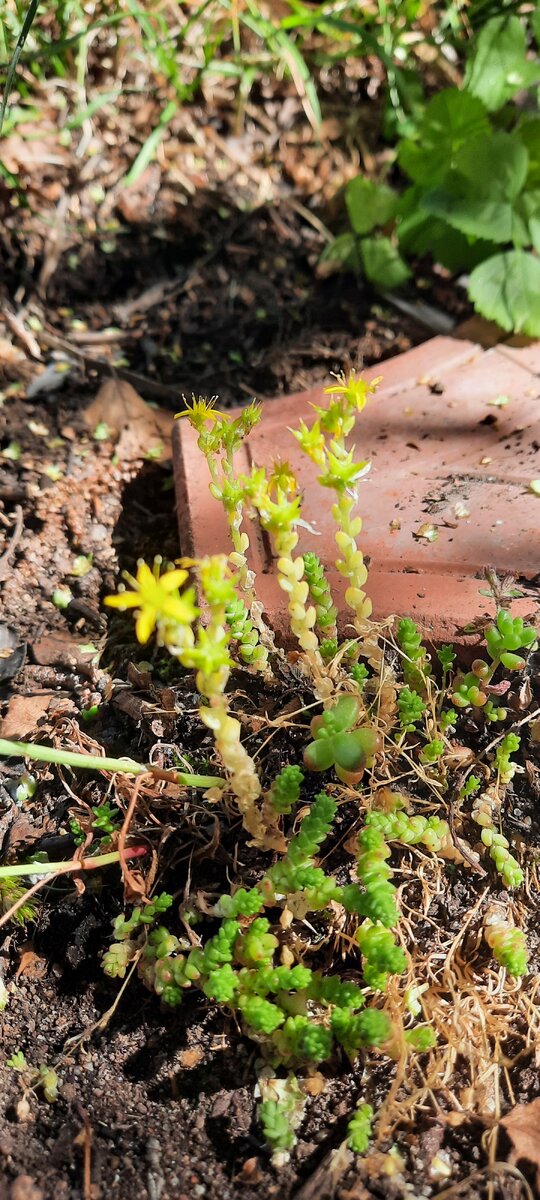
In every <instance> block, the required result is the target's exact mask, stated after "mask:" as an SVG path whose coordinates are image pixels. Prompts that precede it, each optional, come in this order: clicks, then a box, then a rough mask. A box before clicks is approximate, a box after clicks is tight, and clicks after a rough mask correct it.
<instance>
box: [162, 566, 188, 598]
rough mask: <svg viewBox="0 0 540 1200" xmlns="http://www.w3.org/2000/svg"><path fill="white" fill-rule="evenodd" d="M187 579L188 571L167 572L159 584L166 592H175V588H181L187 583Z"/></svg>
mask: <svg viewBox="0 0 540 1200" xmlns="http://www.w3.org/2000/svg"><path fill="white" fill-rule="evenodd" d="M187 577H188V573H187V571H182V570H180V569H178V570H176V571H166V572H165V574H164V575H162V576H161V579H160V580H159V584H160V587H162V588H163V591H164V592H173V591H174V589H175V588H179V587H181V586H182V584H183V583H185V581H186V579H187Z"/></svg>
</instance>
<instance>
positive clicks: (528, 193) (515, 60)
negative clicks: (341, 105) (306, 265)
mask: <svg viewBox="0 0 540 1200" xmlns="http://www.w3.org/2000/svg"><path fill="white" fill-rule="evenodd" d="M531 34H534V37H535V39H536V42H537V44H540V18H539V14H538V10H536V11H535V12H534V13H533V14H532V16H531ZM527 37H528V34H527V29H526V26H525V23H524V20H523V19H521V18H520V17H518V16H517V15H514V14H510V15H506V14H501V15H499V16H496V17H492V18H491V19H490V20H489V21H488V22H487V23H486V24H485V25H484V26H483V28H482V29H481V30H480V32H479V34H478V37H477V39H476V41H475V42H474V45H473V50H472V53H471V55H470V57H469V61H468V64H467V69H466V72H465V78H464V84H463V88H462V89H461V90H460V89H458V88H456V87H453V88H446V89H445V90H444V91H442V92H439V93H438V94H437V95H435V96H434V97H433V99H432V100H430V101H429V103H428V104H427V105H426V107H425V110H424V111H423V113H422V115H421V116H420V117H419V119H417V121H416V126H415V129H414V131H413V132H412V133H411V134H410V135H408V136H407V137H404V138H402V139H401V141H400V142H399V145H398V148H397V163H398V165H399V167H400V168H401V171H402V172H403V174H404V175H405V176H408V178H409V180H410V181H411V183H410V186H409V187H408V188H407V189H406V190H405V191H404V192H403V193H401V194H399V193H398V192H396V191H395V190H394V189H393V188H391V187H389V186H388V184H387V183H375V182H373V181H372V180H369V179H365V178H363V177H362V176H358V177H357V178H356V179H354V180H352V181H351V182H350V183H349V184H348V186H347V189H346V204H347V211H348V215H349V220H350V224H351V228H352V232H351V233H346V234H343V235H342V236H341V237H340V238H338V239H336V241H335V242H334V243H333V245H331V246H330V247H329V249H328V250H327V251H326V252H325V256H326V257H327V258H331V259H332V260H333V261H340V262H341V263H342V264H344V265H346V266H349V267H357V266H359V267H360V269H361V270H363V272H364V274H365V275H366V277H367V278H368V279H369V280H370V281H371V282H372V283H374V284H375V285H376V286H377V287H381V288H384V289H385V290H391V289H392V288H396V287H399V286H400V285H401V284H403V283H405V282H406V281H407V280H408V279H409V278H411V268H410V267H409V266H408V264H407V261H406V260H407V259H410V258H413V257H418V256H421V255H424V254H431V255H432V256H433V258H434V259H435V260H436V261H437V262H440V263H442V265H443V266H445V267H447V268H448V269H449V270H451V271H452V272H453V273H456V272H467V273H468V275H469V278H468V284H467V286H468V292H469V296H470V299H471V300H472V301H473V303H474V305H475V307H476V309H477V311H478V312H480V313H481V314H482V315H483V316H485V317H488V318H489V319H491V320H493V321H496V322H497V323H498V324H499V325H500V326H501V327H502V328H503V329H506V330H516V331H518V332H523V333H526V334H530V335H531V336H533V337H534V336H538V335H539V334H540V257H539V255H540V117H539V116H538V115H537V113H536V112H535V111H534V110H532V111H529V110H528V108H527V107H526V106H525V107H518V106H517V105H515V104H512V101H513V100H514V99H515V97H516V95H517V93H518V92H527V91H530V89H532V88H533V87H534V86H535V85H536V84H537V83H538V82H539V81H540V65H539V62H538V58H537V57H536V58H532V57H528V50H527Z"/></svg>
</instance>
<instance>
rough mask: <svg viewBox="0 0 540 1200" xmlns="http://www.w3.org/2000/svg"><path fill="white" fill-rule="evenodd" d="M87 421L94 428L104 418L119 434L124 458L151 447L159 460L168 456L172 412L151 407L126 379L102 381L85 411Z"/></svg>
mask: <svg viewBox="0 0 540 1200" xmlns="http://www.w3.org/2000/svg"><path fill="white" fill-rule="evenodd" d="M84 421H85V424H86V426H87V428H88V429H90V430H92V431H93V430H94V429H95V428H96V426H97V425H99V424H100V422H102V421H104V422H105V423H106V424H107V425H108V426H109V428H110V429H113V430H114V431H115V433H116V434H117V438H118V442H117V447H116V451H117V454H118V456H119V458H120V459H122V460H123V461H124V462H133V461H134V460H135V459H140V458H144V456H145V454H148V452H149V451H152V457H153V458H154V459H156V460H158V461H159V460H161V459H164V458H166V457H168V456H169V452H170V441H171V430H172V423H173V418H172V415H171V413H167V412H164V410H163V409H161V408H150V405H149V404H147V403H146V401H145V400H143V398H142V396H139V393H138V392H136V391H135V388H134V387H132V386H131V384H130V383H127V382H126V380H125V379H116V378H115V379H107V380H106V381H105V383H103V384H102V385H101V387H100V389H99V392H98V394H97V396H96V398H95V400H94V401H93V403H92V404H91V405H90V406H89V408H87V409H86V412H85V413H84ZM159 447H161V449H159V452H158V448H159Z"/></svg>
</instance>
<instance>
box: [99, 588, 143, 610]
mask: <svg viewBox="0 0 540 1200" xmlns="http://www.w3.org/2000/svg"><path fill="white" fill-rule="evenodd" d="M140 602H141V598H140V596H139V595H137V592H118V595H116V596H105V600H104V604H107V605H108V607H109V608H121V609H123V608H136V607H137V605H138V604H140Z"/></svg>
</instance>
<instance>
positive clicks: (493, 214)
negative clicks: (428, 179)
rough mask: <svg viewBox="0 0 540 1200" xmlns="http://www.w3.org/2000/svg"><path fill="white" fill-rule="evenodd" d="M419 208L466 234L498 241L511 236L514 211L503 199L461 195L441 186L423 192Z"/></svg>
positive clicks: (507, 239)
mask: <svg viewBox="0 0 540 1200" xmlns="http://www.w3.org/2000/svg"><path fill="white" fill-rule="evenodd" d="M422 208H423V209H424V211H425V212H428V213H431V215H432V216H435V217H440V218H441V219H442V220H444V221H447V222H448V224H449V225H451V226H452V227H453V228H454V229H458V230H459V231H460V233H464V234H465V235H466V236H467V237H474V238H484V239H485V240H486V241H492V242H499V243H505V242H510V241H511V240H512V228H513V215H514V214H513V209H512V205H511V204H509V203H507V202H506V201H504V200H486V199H478V200H470V199H468V198H462V199H460V198H459V197H457V196H455V195H453V194H452V192H449V191H445V190H444V188H436V189H435V190H434V191H433V192H428V193H427V195H426V196H424V199H423V201H422Z"/></svg>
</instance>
